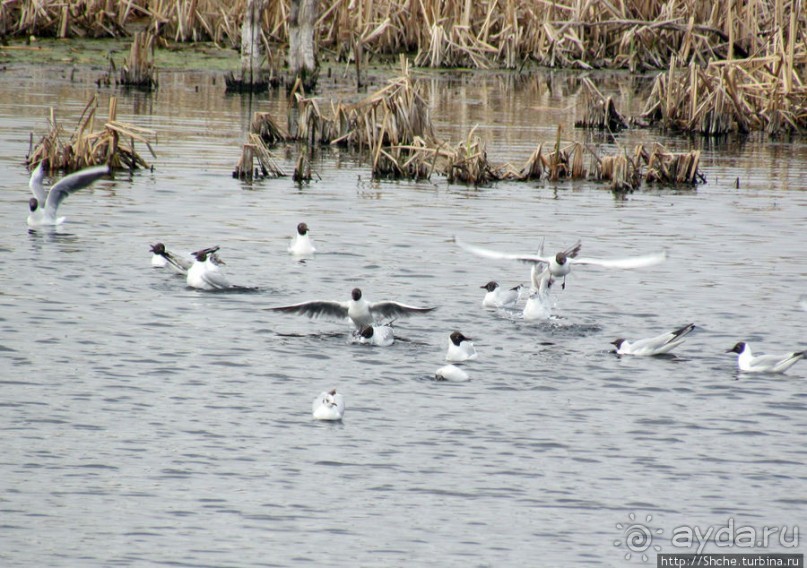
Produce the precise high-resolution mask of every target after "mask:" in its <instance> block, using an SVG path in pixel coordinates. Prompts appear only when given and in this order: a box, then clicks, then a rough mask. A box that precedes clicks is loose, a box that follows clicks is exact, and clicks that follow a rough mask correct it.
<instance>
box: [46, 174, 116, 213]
mask: <svg viewBox="0 0 807 568" xmlns="http://www.w3.org/2000/svg"><path fill="white" fill-rule="evenodd" d="M108 173H109V166H107V165H103V166H94V167H92V168H84V169H83V170H79V171H77V172H73V173H72V174H70V175H67V176H65V177H63V178H62V179H60V180H59V181H58V182H57V183H55V184H54V185H53V187H51V188H50V193H48V199H47V202H46V204H45V209H46V210H47V211H49V212H50V214H51V215H53V216H56V210H57V209H58V208H59V204H60V203H61V202H62V201H64V199H65V197H67V196H68V195H70V194H71V193H74V192H76V191H78V190H79V189H83V188H85V187H87V186H88V185H90V184H91V183H93V182H94V181H96V180H97V179H99V178H102V177H104V176H105V175H107V174H108Z"/></svg>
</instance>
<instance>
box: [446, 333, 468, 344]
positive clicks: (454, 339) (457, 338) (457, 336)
mask: <svg viewBox="0 0 807 568" xmlns="http://www.w3.org/2000/svg"><path fill="white" fill-rule="evenodd" d="M449 337H450V338H451V343H453V344H454V345H456V346H459V344H460V343H462V342H463V341H466V340H470V339H471V338H470V337H465V336H464V335H463V334H462V333H460V332H459V331H455V332H453V333H452V334H451V335H450V336H449Z"/></svg>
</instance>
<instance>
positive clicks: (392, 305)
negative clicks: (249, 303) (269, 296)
mask: <svg viewBox="0 0 807 568" xmlns="http://www.w3.org/2000/svg"><path fill="white" fill-rule="evenodd" d="M350 296H351V298H350V300H348V301H347V302H337V301H331V300H314V301H311V302H301V303H299V304H292V305H290V306H278V307H274V308H266V309H267V310H271V311H277V312H288V313H292V314H301V315H305V316H308V317H310V318H316V317H331V318H335V319H344V318H350V320H351V321H352V322H353V325H354V326H356V329H357V330H362V329H364V328H365V327H366V326H368V325H373V323H375V318H376V317H379V318H388V319H392V318H398V317H404V316H411V315H414V314H423V313H426V312H430V311H432V310H433V309H435V308H433V307H431V308H419V307H417V306H409V305H406V304H401V303H399V302H390V301H385V302H375V303H371V302H368V301H367V300H365V299H364V298H363V297H362V292H361V290H360V289H359V288H353V291H352V292H351V294H350Z"/></svg>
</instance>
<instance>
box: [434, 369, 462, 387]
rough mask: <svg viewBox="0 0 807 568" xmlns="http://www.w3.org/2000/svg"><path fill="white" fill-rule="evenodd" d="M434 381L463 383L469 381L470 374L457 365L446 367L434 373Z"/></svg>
mask: <svg viewBox="0 0 807 568" xmlns="http://www.w3.org/2000/svg"><path fill="white" fill-rule="evenodd" d="M434 380H436V381H449V382H454V383H461V382H464V381H467V380H468V373H466V372H465V371H463V370H462V369H460V368H459V367H457V366H456V365H451V364H448V365H444V366H442V367H440V368H439V369H437V370H436V371H435V372H434Z"/></svg>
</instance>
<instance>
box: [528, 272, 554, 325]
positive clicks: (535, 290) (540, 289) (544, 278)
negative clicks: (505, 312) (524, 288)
mask: <svg viewBox="0 0 807 568" xmlns="http://www.w3.org/2000/svg"><path fill="white" fill-rule="evenodd" d="M535 266H538V265H535ZM535 266H533V272H536V271H535ZM553 283H554V280H553V278H552V274H550V272H549V267H548V266H544V269H543V271H541V272H540V273H539V274H538V275H537V276H536V275H535V274H533V275H532V287H531V288H532V289H531V291H530V295H529V296H528V297H527V303H526V304H524V309H523V310H522V312H521V317H522V318H524V319H525V320H548V319H549V318H550V317H551V315H552V299H551V298H550V297H549V288H550V287H551V286H552V284H553Z"/></svg>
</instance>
